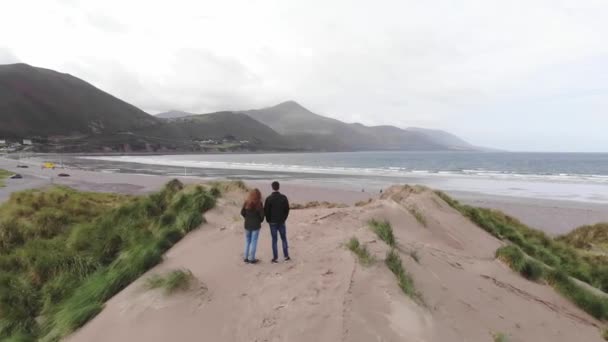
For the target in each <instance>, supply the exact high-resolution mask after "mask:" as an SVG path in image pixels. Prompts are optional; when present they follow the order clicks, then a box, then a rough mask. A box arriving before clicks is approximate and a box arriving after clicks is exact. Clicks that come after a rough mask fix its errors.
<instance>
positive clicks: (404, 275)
mask: <svg viewBox="0 0 608 342" xmlns="http://www.w3.org/2000/svg"><path fill="white" fill-rule="evenodd" d="M384 263H385V264H386V266H387V267H388V269H389V270H391V272H393V274H394V275H395V277H396V278H397V283H398V285H399V288H400V289H401V291H403V293H405V294H406V295H408V296H409V297H411V298H412V299H414V300H416V301H418V302H422V296H421V295H420V293H419V292H418V291H416V288H415V287H414V280H413V279H412V277H411V275H410V274H409V273H408V272H407V271H406V270H405V268H404V267H403V262H402V261H401V257H400V256H399V253H398V252H397V251H396V250H395V249H394V248H391V250H390V251H388V252H387V253H386V259H385V260H384Z"/></svg>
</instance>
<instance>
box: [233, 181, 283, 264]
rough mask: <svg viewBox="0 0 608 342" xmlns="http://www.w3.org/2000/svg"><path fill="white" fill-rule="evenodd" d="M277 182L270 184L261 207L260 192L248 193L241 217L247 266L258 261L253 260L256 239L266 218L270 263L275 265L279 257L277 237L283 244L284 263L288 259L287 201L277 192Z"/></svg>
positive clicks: (278, 186) (255, 190)
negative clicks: (270, 186) (243, 225)
mask: <svg viewBox="0 0 608 342" xmlns="http://www.w3.org/2000/svg"><path fill="white" fill-rule="evenodd" d="M279 188H280V185H279V182H272V194H271V195H270V196H268V197H267V198H266V201H265V203H264V205H262V194H261V193H260V190H258V189H253V190H251V191H250V192H249V195H248V196H247V199H246V200H245V203H244V204H243V209H241V215H242V216H243V218H245V259H244V261H245V262H246V263H249V264H255V263H257V262H258V261H259V260H258V259H256V258H255V251H256V249H257V245H258V237H259V235H260V229H261V228H262V222H264V218H266V222H268V224H269V225H270V235H272V263H276V262H277V259H278V257H279V252H278V250H277V242H278V237H277V234H278V235H280V236H281V241H282V242H283V256H284V257H285V261H289V260H291V258H289V251H288V247H287V231H286V228H285V221H287V216H289V201H288V200H287V197H286V196H285V195H283V194H282V193H280V192H279Z"/></svg>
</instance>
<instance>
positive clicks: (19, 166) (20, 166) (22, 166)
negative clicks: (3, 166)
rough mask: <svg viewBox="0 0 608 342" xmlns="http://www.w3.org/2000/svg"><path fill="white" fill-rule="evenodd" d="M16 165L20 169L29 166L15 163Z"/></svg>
mask: <svg viewBox="0 0 608 342" xmlns="http://www.w3.org/2000/svg"><path fill="white" fill-rule="evenodd" d="M17 167H18V168H20V169H27V168H29V166H27V165H17Z"/></svg>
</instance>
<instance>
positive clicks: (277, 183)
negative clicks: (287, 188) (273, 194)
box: [272, 181, 281, 191]
mask: <svg viewBox="0 0 608 342" xmlns="http://www.w3.org/2000/svg"><path fill="white" fill-rule="evenodd" d="M280 187H281V185H280V184H279V182H277V181H274V182H272V190H274V191H279V188H280Z"/></svg>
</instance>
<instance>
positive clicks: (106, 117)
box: [0, 63, 477, 152]
mask: <svg viewBox="0 0 608 342" xmlns="http://www.w3.org/2000/svg"><path fill="white" fill-rule="evenodd" d="M23 138H29V139H34V140H35V141H37V142H38V143H37V144H35V146H37V149H39V150H63V151H74V152H96V151H140V150H141V151H159V150H160V151H183V152H185V151H201V150H203V151H204V150H291V151H360V150H425V151H429V150H432V151H438V150H476V149H477V148H476V147H474V146H472V145H471V144H469V143H467V142H466V141H464V140H462V139H460V138H458V137H456V136H454V135H452V134H450V133H447V132H444V131H437V130H427V129H422V128H407V129H401V128H398V127H394V126H365V125H362V124H358V123H345V122H342V121H339V120H336V119H332V118H328V117H325V116H322V115H318V114H315V113H313V112H311V111H309V110H308V109H306V108H304V107H303V106H301V105H300V104H298V103H296V102H294V101H286V102H283V103H280V104H278V105H276V106H272V107H268V108H263V109H257V110H244V111H223V112H216V113H209V114H194V113H188V112H183V111H178V110H173V111H169V112H165V113H160V114H158V115H156V116H153V115H150V114H148V113H146V112H144V111H143V110H141V109H139V108H137V107H135V106H133V105H131V104H129V103H127V102H125V101H122V100H120V99H118V98H116V97H114V96H112V95H110V94H108V93H106V92H104V91H102V90H100V89H98V88H96V87H94V86H93V85H91V84H89V83H87V82H85V81H83V80H81V79H78V78H76V77H74V76H71V75H69V74H64V73H60V72H57V71H53V70H49V69H43V68H37V67H33V66H30V65H27V64H22V63H20V64H9V65H0V140H3V139H9V140H10V139H15V140H16V139H23Z"/></svg>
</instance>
